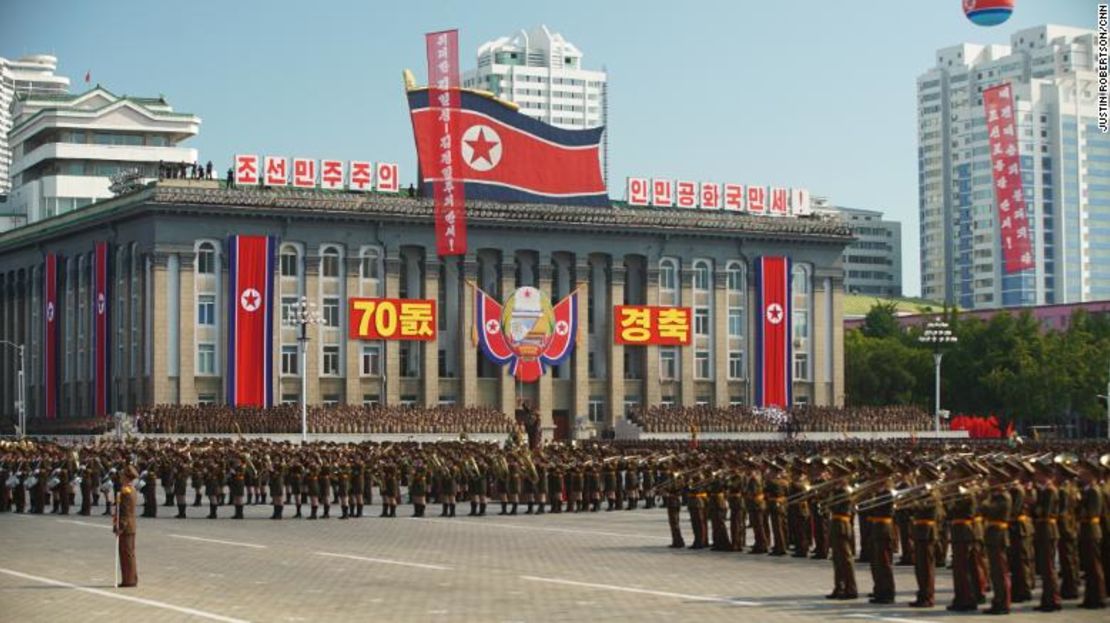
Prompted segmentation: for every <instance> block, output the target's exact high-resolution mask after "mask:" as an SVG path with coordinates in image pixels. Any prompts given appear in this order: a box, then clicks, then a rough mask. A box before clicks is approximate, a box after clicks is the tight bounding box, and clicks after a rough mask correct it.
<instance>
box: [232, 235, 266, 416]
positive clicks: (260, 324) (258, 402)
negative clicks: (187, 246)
mask: <svg viewBox="0 0 1110 623" xmlns="http://www.w3.org/2000/svg"><path fill="white" fill-rule="evenodd" d="M227 249H228V310H227V311H228V314H227V317H228V339H227V349H228V350H227V404H229V405H231V406H233V407H240V406H242V407H268V406H270V405H272V404H273V403H274V383H273V353H274V314H273V306H272V301H273V298H274V257H275V250H276V249H277V240H276V239H275V238H274V237H273V236H231V237H230V238H229V239H228V242H227Z"/></svg>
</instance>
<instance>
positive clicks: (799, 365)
mask: <svg viewBox="0 0 1110 623" xmlns="http://www.w3.org/2000/svg"><path fill="white" fill-rule="evenodd" d="M794 380H795V381H808V380H809V354H808V353H794Z"/></svg>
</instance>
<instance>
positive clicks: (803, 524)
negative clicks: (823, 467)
mask: <svg viewBox="0 0 1110 623" xmlns="http://www.w3.org/2000/svg"><path fill="white" fill-rule="evenodd" d="M808 488H809V478H807V477H806V464H805V462H804V461H803V460H802V459H797V460H795V461H794V464H793V466H792V477H791V478H790V485H789V487H788V488H787V493H788V498H787V499H789V496H798V495H801V494H803V493H805V491H806V490H807V489H808ZM786 516H787V518H788V519H789V520H790V521H789V525H790V534H791V541H792V542H793V544H794V554H793V557H794V558H806V557H808V556H809V548H810V540H811V536H812V535H813V519H812V517H811V516H810V514H809V503H808V502H807V501H805V500H803V501H801V502H793V503H788V504H787V510H786Z"/></svg>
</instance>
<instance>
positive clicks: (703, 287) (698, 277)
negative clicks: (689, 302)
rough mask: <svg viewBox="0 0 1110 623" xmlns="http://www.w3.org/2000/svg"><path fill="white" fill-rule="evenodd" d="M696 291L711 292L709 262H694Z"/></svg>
mask: <svg viewBox="0 0 1110 623" xmlns="http://www.w3.org/2000/svg"><path fill="white" fill-rule="evenodd" d="M694 289H695V290H700V291H703V292H704V291H707V290H709V262H707V261H705V260H697V261H696V262H694Z"/></svg>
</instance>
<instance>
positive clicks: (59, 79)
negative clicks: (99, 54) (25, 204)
mask: <svg viewBox="0 0 1110 623" xmlns="http://www.w3.org/2000/svg"><path fill="white" fill-rule="evenodd" d="M57 69H58V59H57V58H55V57H53V56H50V55H49V54H35V55H32V56H24V57H22V58H19V59H16V60H9V59H6V58H3V57H0V203H2V202H3V201H4V200H5V199H6V198H7V196H8V194H9V193H10V192H11V188H12V185H11V165H12V152H11V148H10V146H9V145H8V133H9V132H11V129H12V111H11V107H12V102H13V101H15V98H16V96H19V95H40V94H46V95H57V94H64V93H68V92H69V78H66V77H65V76H57V75H54V72H55V71H56V70H57ZM7 218H10V215H9V211H8V210H7V209H6V207H4V208H0V229H7V228H6V227H3V222H4V220H5V219H7Z"/></svg>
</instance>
